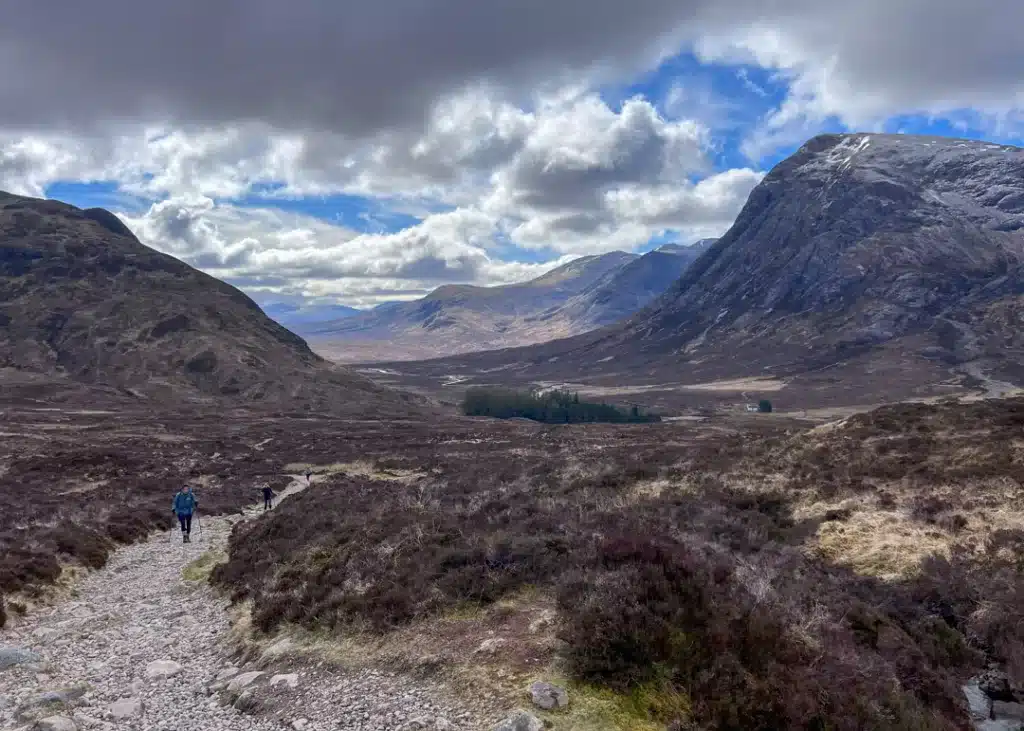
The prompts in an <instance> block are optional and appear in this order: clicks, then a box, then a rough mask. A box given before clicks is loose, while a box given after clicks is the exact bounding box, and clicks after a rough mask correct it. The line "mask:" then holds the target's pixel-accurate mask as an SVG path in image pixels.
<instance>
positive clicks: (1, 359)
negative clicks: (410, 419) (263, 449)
mask: <svg viewBox="0 0 1024 731" xmlns="http://www.w3.org/2000/svg"><path fill="white" fill-rule="evenodd" d="M0 374H2V380H0V384H2V386H3V390H4V393H5V395H6V396H7V397H18V396H21V397H31V396H36V397H46V398H51V397H58V395H60V396H61V397H63V396H66V395H67V394H72V395H73V394H75V393H80V392H82V391H83V390H84V391H86V392H88V393H90V394H92V395H94V396H100V395H103V396H107V397H114V398H121V397H129V398H144V399H153V400H156V401H158V402H163V403H174V404H179V403H182V402H189V401H216V400H220V399H228V400H230V401H233V402H236V403H251V404H252V403H273V404H275V405H277V406H280V407H282V408H289V409H291V408H311V407H314V408H330V409H332V410H338V411H342V412H345V413H357V412H362V411H364V410H370V411H373V410H376V409H387V410H391V411H394V412H395V413H398V412H400V411H402V410H404V409H406V408H408V405H407V404H406V399H407V398H408V397H406V396H404V395H401V394H398V393H396V392H394V391H391V390H389V389H384V388H381V387H379V386H377V385H375V384H374V383H372V382H371V381H369V380H368V379H366V378H363V377H362V376H359V375H356V374H353V373H351V372H349V371H346V370H344V369H341V368H338V367H336V366H333V365H331V364H329V363H327V362H326V361H324V360H323V359H321V358H320V357H319V356H317V355H316V354H314V353H313V352H312V351H311V350H310V349H309V347H308V346H307V345H306V343H305V342H304V341H303V340H302V339H301V338H299V337H298V336H296V335H294V334H293V333H291V332H289V331H288V330H286V329H285V328H283V327H281V326H280V325H278V324H277V323H275V322H273V321H272V320H270V319H269V318H268V317H267V316H266V315H264V314H263V312H262V311H261V310H260V309H259V307H257V305H256V304H255V303H254V302H253V301H252V300H250V299H249V298H248V297H247V296H246V295H244V294H243V293H242V292H240V291H239V290H237V289H235V288H234V287H231V286H229V285H227V284H225V283H224V282H221V281H219V280H217V279H214V278H213V277H210V276H208V275H206V274H203V273H202V272H199V271H197V270H195V269H193V268H192V267H190V266H188V265H187V264H184V263H183V262H181V261H179V260H177V259H174V258H173V257H170V256H167V255H165V254H161V253H159V252H157V251H154V250H152V249H150V248H148V247H146V246H144V245H142V244H141V243H140V242H139V241H138V240H137V239H136V238H135V237H134V236H133V235H132V233H131V231H129V230H128V229H127V227H125V225H124V224H123V223H121V221H120V220H119V219H118V218H117V217H116V216H114V215H113V214H111V213H109V212H107V211H105V210H102V209H89V210H80V209H78V208H75V207H73V206H70V205H67V204H64V203H60V202H57V201H47V200H37V199H33V198H24V197H20V196H15V195H9V194H6V193H2V194H0Z"/></svg>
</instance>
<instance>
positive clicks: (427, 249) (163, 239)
mask: <svg viewBox="0 0 1024 731" xmlns="http://www.w3.org/2000/svg"><path fill="white" fill-rule="evenodd" d="M122 218H123V219H124V220H125V222H126V223H127V224H128V225H129V226H130V227H131V228H132V229H133V230H134V231H135V232H136V234H137V235H138V236H139V238H140V239H141V240H142V241H143V242H144V243H147V244H149V245H151V246H153V247H154V248H157V249H159V250H161V251H164V252H166V253H169V254H172V255H173V256H176V257H178V258H180V259H182V260H184V261H186V262H189V263H191V264H193V265H194V266H197V267H199V268H202V269H204V270H206V271H208V272H210V273H212V274H214V275H215V276H217V277H220V278H223V279H227V280H230V281H232V282H235V283H238V284H240V286H245V287H246V288H247V289H249V290H251V291H259V292H265V293H269V292H273V293H279V294H293V295H294V294H299V295H302V296H307V297H331V298H333V299H335V300H337V301H340V302H343V303H345V304H351V305H357V306H364V305H367V304H376V303H377V302H379V301H382V300H389V299H401V298H405V297H410V296H421V295H422V294H424V293H425V292H426V291H428V290H429V289H432V288H434V287H436V286H439V285H441V284H444V283H448V282H461V283H471V284H480V285H492V284H504V283H508V282H511V281H520V280H522V279H524V278H529V277H531V276H538V275H540V274H542V273H543V272H545V271H547V270H548V269H550V268H551V267H552V266H556V265H557V264H558V263H560V262H548V263H543V264H522V263H516V262H503V261H500V260H498V259H496V258H494V257H493V256H491V255H490V254H489V253H488V251H487V250H488V248H489V247H490V246H491V245H492V243H493V238H494V234H495V228H496V222H495V221H494V220H493V219H491V218H490V217H488V216H486V215H485V214H483V213H481V212H480V211H476V210H472V209H460V210H456V211H453V212H450V213H443V214H437V215H434V216H431V217H429V218H428V219H426V220H425V221H423V222H422V223H421V224H419V225H417V226H412V227H410V228H407V229H405V230H402V231H399V232H397V233H394V234H388V235H378V234H359V233H357V232H354V231H352V230H349V229H345V228H343V227H340V226H335V225H332V224H329V223H326V222H324V221H322V220H320V219H317V218H313V217H309V216H304V215H298V214H293V213H285V212H282V211H280V210H275V209H272V208H248V207H245V208H243V207H240V206H237V205H232V204H228V203H217V202H215V201H213V200H212V199H210V198H207V197H204V196H181V197H176V198H170V199H166V200H162V201H159V202H157V203H154V204H153V205H152V206H150V208H149V209H148V210H147V211H145V212H143V213H141V214H138V215H126V214H123V215H122Z"/></svg>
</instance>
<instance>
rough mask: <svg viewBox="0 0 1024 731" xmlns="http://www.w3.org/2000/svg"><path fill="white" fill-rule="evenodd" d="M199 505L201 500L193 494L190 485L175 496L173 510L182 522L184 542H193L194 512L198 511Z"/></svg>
mask: <svg viewBox="0 0 1024 731" xmlns="http://www.w3.org/2000/svg"><path fill="white" fill-rule="evenodd" d="M198 506H199V501H198V500H196V496H195V495H193V494H192V488H191V487H189V486H188V485H185V487H183V488H181V490H180V491H179V492H178V494H177V495H175V496H174V504H173V506H172V507H171V510H173V511H174V514H175V515H177V516H178V522H179V523H181V540H182V542H183V543H190V542H191V534H192V513H194V512H195V511H196V508H197V507H198Z"/></svg>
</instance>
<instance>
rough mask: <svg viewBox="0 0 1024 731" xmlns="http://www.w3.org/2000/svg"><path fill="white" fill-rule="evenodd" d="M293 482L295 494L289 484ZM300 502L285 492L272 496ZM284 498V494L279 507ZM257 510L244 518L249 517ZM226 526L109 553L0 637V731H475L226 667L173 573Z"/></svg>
mask: <svg viewBox="0 0 1024 731" xmlns="http://www.w3.org/2000/svg"><path fill="white" fill-rule="evenodd" d="M303 482H304V481H303ZM297 489H301V483H299V482H296V483H294V484H293V486H292V487H291V488H290V489H289V491H286V493H285V494H288V493H289V492H294V491H296V490H297ZM282 497H284V495H282ZM259 512H261V509H255V508H254V509H253V510H251V511H249V513H248V516H247V517H250V518H251V517H256V515H257V514H258V513H259ZM239 518H240V516H237V515H236V516H233V517H229V518H223V517H222V518H212V517H211V518H205V519H203V520H202V529H203V530H202V538H201V539H199V535H198V530H197V528H196V526H195V525H193V542H192V543H191V544H188V545H182V543H181V539H180V536H179V535H178V534H177V533H175V534H174V535H173V542H172V540H170V539H169V536H168V534H167V533H162V534H160V535H156V536H154V537H152V538H151V539H150V540H149V541H148V542H146V543H141V544H137V545H134V546H129V547H126V548H124V549H122V550H119V551H118V552H117V553H116V554H115V555H114V556H113V557H112V559H111V561H110V562H109V563H108V564H107V566H106V567H105V568H104V569H102V570H101V571H98V572H96V573H94V574H92V575H91V576H89V577H88V578H87V579H86V580H85V581H84V582H83V583H82V584H81V585H80V586H79V588H78V593H77V596H76V597H75V599H74V600H71V601H67V602H64V603H61V604H59V605H58V606H56V607H54V608H52V609H49V610H43V611H41V612H39V613H37V614H34V615H32V616H30V617H29V618H28V619H26V620H25V621H23V622H21V623H19V624H18V625H17V626H16V627H14V628H13V629H8V630H7V631H4V632H0V728H10V729H25V730H26V731H27V730H28V729H41V730H42V731H84V730H88V729H97V730H103V729H145V730H147V731H148V730H150V729H152V730H153V731H172V730H173V731H192V730H193V729H194V730H196V731H199V730H202V731H220V730H224V731H229V730H230V731H236V730H237V731H257V730H259V731H262V730H264V729H266V730H267V731H269V730H270V729H275V730H280V729H282V728H292V729H305V731H322V730H326V729H361V730H363V731H391V730H395V731H397V730H399V729H401V730H402V731H412V730H414V729H438V730H439V729H477V728H487V727H488V724H487V723H484V722H482V721H481V720H480V719H479V718H476V717H474V715H473V714H471V713H469V712H466V711H463V710H460V709H458V708H456V707H454V706H453V704H452V703H451V702H450V701H448V702H446V701H445V700H444V699H442V698H440V697H439V696H441V695H442V693H441V692H440V691H439V689H437V688H434V687H431V686H426V685H422V684H419V683H417V682H415V681H413V680H410V679H407V678H403V677H401V676H396V675H393V674H390V673H385V672H359V673H356V672H353V673H347V672H343V671H338V670H337V669H335V668H330V667H327V666H325V665H323V664H322V663H321V664H316V663H312V664H311V663H306V664H305V665H295V666H293V667H280V665H278V666H277V667H275V669H274V670H273V671H270V670H267V671H263V672H261V668H256V667H236V666H235V665H234V664H232V662H231V661H230V659H229V652H230V648H229V647H228V646H227V642H226V633H227V631H228V629H229V624H228V616H227V612H226V611H225V610H226V608H227V603H226V601H225V600H223V599H221V598H218V597H217V596H215V595H214V594H213V592H212V591H211V590H210V589H209V587H207V586H206V585H205V584H204V583H200V582H188V581H186V580H185V579H184V578H183V576H182V570H183V569H184V568H185V567H186V566H187V565H188V564H189V563H190V562H192V561H194V560H195V559H197V558H199V557H200V556H201V555H202V554H203V553H204V552H206V551H209V550H211V549H223V548H224V547H225V545H226V542H227V536H228V533H229V532H230V529H231V525H232V524H233V522H235V521H237V520H238V519H239Z"/></svg>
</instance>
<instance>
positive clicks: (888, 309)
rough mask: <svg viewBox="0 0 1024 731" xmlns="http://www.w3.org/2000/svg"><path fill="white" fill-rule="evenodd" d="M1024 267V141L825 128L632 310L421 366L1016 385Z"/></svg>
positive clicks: (871, 385)
mask: <svg viewBox="0 0 1024 731" xmlns="http://www.w3.org/2000/svg"><path fill="white" fill-rule="evenodd" d="M1022 260H1024V150H1022V149H1020V148H1017V147H1011V146H1006V145H996V144H990V143H986V142H979V141H972V140H957V139H948V138H940V137H920V136H904V135H884V134H846V135H822V136H819V137H815V138H814V139H812V140H810V141H809V142H807V143H806V144H805V145H804V146H803V147H802V148H800V150H798V151H797V152H796V153H795V154H794V155H793V156H791V157H790V158H788V159H786V160H784V161H783V162H781V163H780V164H778V165H777V166H776V167H775V168H774V169H773V170H772V171H771V172H770V174H769V175H767V176H766V177H765V179H764V180H763V181H762V182H761V183H760V184H759V185H758V186H757V187H756V188H755V189H754V191H753V192H752V193H751V195H750V197H749V199H748V201H747V203H746V204H745V206H744V207H743V209H742V211H741V213H740V215H739V216H738V218H737V220H736V222H735V224H734V225H733V226H732V228H731V229H730V230H729V231H728V232H727V233H726V234H725V235H724V236H723V237H722V238H721V239H719V240H718V241H717V242H716V243H715V244H714V245H712V246H711V247H710V248H708V249H707V251H706V252H705V253H704V254H703V255H702V256H701V257H700V258H699V259H698V260H697V261H696V262H694V264H693V266H691V267H690V268H689V269H687V271H686V273H685V274H684V275H683V276H682V277H681V278H680V279H679V280H678V281H677V282H676V283H675V284H674V285H673V286H672V287H671V288H670V290H669V291H668V292H667V293H666V294H665V295H664V296H663V297H661V298H660V299H659V300H657V301H656V302H655V303H654V304H653V305H651V306H650V307H648V308H646V309H645V310H643V311H641V312H639V313H637V314H636V315H635V316H633V317H632V318H630V319H629V320H627V321H625V322H622V323H619V324H616V325H614V326H611V327H608V328H605V329H602V330H598V331H596V332H592V333H589V334H586V335H583V336H580V337H576V338H572V339H568V340H563V341H557V342H553V343H548V344H545V345H542V346H537V347H533V348H523V349H516V350H508V351H501V352H497V353H488V354H484V355H481V356H477V357H474V358H462V359H458V361H457V362H452V361H447V362H443V363H439V364H435V365H429V366H424V367H423V368H422V369H421V371H422V372H424V373H425V372H427V371H429V370H430V369H431V368H437V369H442V370H443V371H444V372H445V373H449V374H450V373H453V372H456V373H458V372H460V371H461V370H466V369H468V370H472V369H477V368H483V369H493V368H498V367H500V368H503V372H504V373H505V374H506V376H507V377H510V378H511V377H512V376H513V374H514V375H515V377H516V378H519V379H521V380H525V381H536V380H557V379H565V378H569V377H571V378H573V379H582V380H584V381H586V380H587V379H590V380H591V381H592V382H602V383H611V382H616V381H617V382H620V383H621V382H624V381H630V380H636V379H640V380H642V381H645V382H648V383H654V382H661V383H664V382H665V381H666V379H669V378H670V379H671V380H672V382H673V383H676V384H679V383H682V384H686V383H690V384H694V383H707V382H710V381H716V380H721V379H728V378H733V379H735V378H743V377H750V376H759V377H763V376H769V377H775V378H779V379H783V380H784V381H785V382H786V383H787V386H786V390H787V391H789V397H792V398H794V399H796V394H795V392H796V391H797V390H799V389H800V388H814V389H820V390H821V391H822V393H824V392H825V391H828V393H830V394H832V395H837V394H838V396H836V398H840V399H841V400H843V401H846V402H855V401H856V400H858V399H863V398H866V397H868V396H869V395H871V396H872V397H874V396H878V397H908V396H915V395H937V394H940V393H943V392H944V391H943V389H946V390H945V392H947V393H948V392H949V389H950V388H953V387H955V386H958V385H959V386H961V387H963V386H971V385H979V386H984V387H986V388H987V389H988V390H989V391H1005V390H1007V388H1008V386H1009V384H1021V383H1024V327H1022V326H1024V319H1022V318H1024V272H1022ZM801 379H802V380H801ZM800 383H803V384H804V386H800V385H799V384H800ZM784 395H785V394H784ZM806 395H807V394H806V393H804V394H803V396H806ZM819 395H820V394H819ZM805 400H806V399H805Z"/></svg>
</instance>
